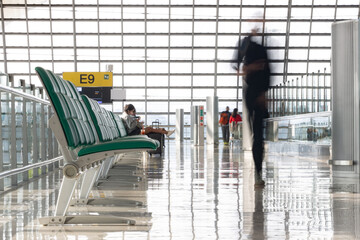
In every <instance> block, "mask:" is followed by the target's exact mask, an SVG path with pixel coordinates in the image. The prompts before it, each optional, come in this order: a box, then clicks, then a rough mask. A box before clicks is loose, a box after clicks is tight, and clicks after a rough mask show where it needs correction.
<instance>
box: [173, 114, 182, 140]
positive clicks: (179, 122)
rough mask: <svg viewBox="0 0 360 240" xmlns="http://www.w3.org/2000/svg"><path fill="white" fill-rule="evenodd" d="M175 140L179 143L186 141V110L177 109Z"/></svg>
mask: <svg viewBox="0 0 360 240" xmlns="http://www.w3.org/2000/svg"><path fill="white" fill-rule="evenodd" d="M175 127H176V128H175V134H176V135H175V139H176V141H177V142H182V141H184V109H182V108H180V109H176V126H175Z"/></svg>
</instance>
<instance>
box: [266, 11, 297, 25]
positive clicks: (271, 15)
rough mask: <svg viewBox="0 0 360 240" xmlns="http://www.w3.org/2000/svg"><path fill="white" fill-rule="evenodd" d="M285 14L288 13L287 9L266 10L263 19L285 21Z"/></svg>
mask: <svg viewBox="0 0 360 240" xmlns="http://www.w3.org/2000/svg"><path fill="white" fill-rule="evenodd" d="M291 10H292V9H291ZM287 13H288V9H287V8H267V9H266V14H265V18H266V19H287ZM267 23H269V22H267Z"/></svg>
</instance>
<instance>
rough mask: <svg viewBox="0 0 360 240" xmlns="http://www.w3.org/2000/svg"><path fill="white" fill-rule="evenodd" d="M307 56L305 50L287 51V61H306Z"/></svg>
mask: <svg viewBox="0 0 360 240" xmlns="http://www.w3.org/2000/svg"><path fill="white" fill-rule="evenodd" d="M307 55H308V50H307V49H305V50H304V49H289V59H291V60H306V59H307Z"/></svg>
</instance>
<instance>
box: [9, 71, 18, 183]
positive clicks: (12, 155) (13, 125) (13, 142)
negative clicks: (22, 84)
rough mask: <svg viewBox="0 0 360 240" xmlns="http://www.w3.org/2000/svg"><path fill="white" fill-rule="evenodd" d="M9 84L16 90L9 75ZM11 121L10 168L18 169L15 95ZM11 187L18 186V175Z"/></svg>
mask: <svg viewBox="0 0 360 240" xmlns="http://www.w3.org/2000/svg"><path fill="white" fill-rule="evenodd" d="M9 82H10V83H11V87H12V88H14V86H15V84H14V78H13V76H12V75H9ZM10 99H11V103H10V104H11V121H10V125H11V127H10V129H11V130H10V143H11V147H10V148H11V151H10V168H11V169H15V168H16V167H17V158H16V115H15V95H14V94H11V97H10ZM10 179H11V186H17V185H18V180H17V175H13V176H11V177H10Z"/></svg>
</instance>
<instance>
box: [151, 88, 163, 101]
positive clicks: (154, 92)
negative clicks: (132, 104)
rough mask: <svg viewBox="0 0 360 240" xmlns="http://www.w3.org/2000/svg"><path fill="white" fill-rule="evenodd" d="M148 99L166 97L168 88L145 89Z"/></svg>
mask: <svg viewBox="0 0 360 240" xmlns="http://www.w3.org/2000/svg"><path fill="white" fill-rule="evenodd" d="M147 97H148V99H168V89H163V88H150V89H148V90H147Z"/></svg>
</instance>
